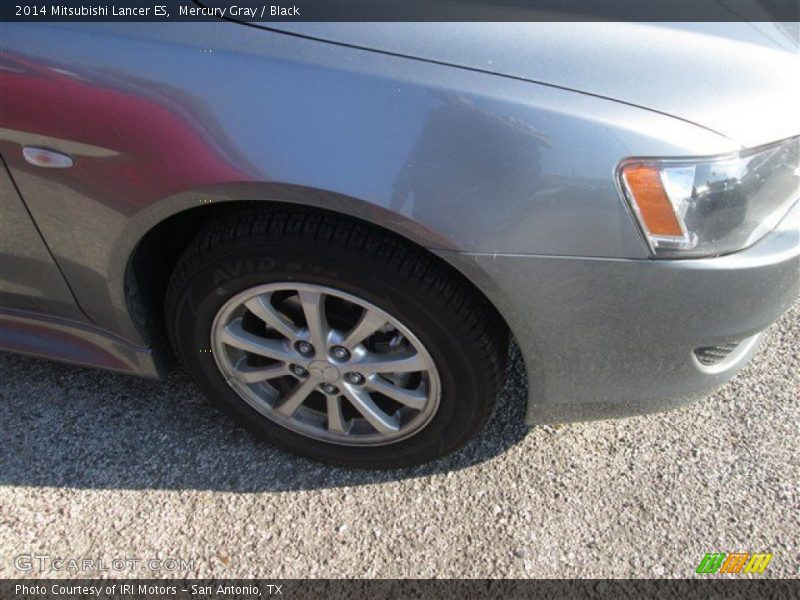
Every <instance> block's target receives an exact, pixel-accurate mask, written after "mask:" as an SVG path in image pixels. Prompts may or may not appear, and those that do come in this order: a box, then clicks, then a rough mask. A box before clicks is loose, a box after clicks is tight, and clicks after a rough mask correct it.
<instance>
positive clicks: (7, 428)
mask: <svg viewBox="0 0 800 600" xmlns="http://www.w3.org/2000/svg"><path fill="white" fill-rule="evenodd" d="M508 371H509V375H508V380H507V383H506V386H505V388H504V390H503V393H502V396H501V398H500V401H499V405H498V409H497V411H496V413H495V415H494V417H493V418H492V420H491V421H490V422H489V424H488V426H487V427H486V429H485V430H484V431H483V433H482V434H480V435H479V436H478V437H477V438H476V439H475V440H473V441H472V442H471V443H470V444H468V445H467V446H466V447H465V448H463V449H462V450H460V451H458V452H456V453H455V454H453V455H451V456H449V457H446V458H444V459H441V460H439V461H436V462H433V463H430V464H427V465H423V466H420V467H414V468H408V469H397V470H391V471H366V470H355V469H343V468H335V467H330V466H328V465H324V464H320V463H316V462H312V461H309V460H306V459H303V458H299V457H296V456H294V455H291V454H288V453H286V452H283V451H280V450H278V449H276V448H274V447H272V446H270V445H269V444H268V443H266V442H263V441H261V440H258V439H256V438H255V437H254V436H252V435H251V434H249V433H248V432H247V431H245V430H244V429H242V428H241V427H239V426H238V425H236V424H235V423H234V422H233V421H231V419H230V418H229V417H227V416H225V415H223V414H222V413H220V412H219V411H217V410H216V409H215V408H214V407H213V406H212V405H211V404H210V403H209V402H208V401H207V400H205V398H203V397H202V396H201V394H200V392H199V391H197V389H196V388H195V387H194V385H193V384H192V382H191V380H190V379H189V377H188V376H187V375H186V374H185V373H184V372H183V371H181V370H177V369H176V370H175V371H174V372H172V373H171V374H170V375H169V376H168V377H167V379H166V381H160V382H159V381H149V380H143V379H139V378H135V377H130V376H126V375H120V374H115V373H109V372H103V371H97V370H94V369H86V368H81V367H73V366H70V365H63V364H58V363H53V362H49V361H44V360H39V359H35V358H28V357H22V356H15V355H10V354H5V353H0V439H2V443H0V485H16V486H49V487H66V488H77V489H168V490H170V489H171V490H180V489H193V490H197V489H200V490H202V489H207V490H221V491H233V492H263V491H288V490H308V489H321V488H332V487H341V486H354V485H368V484H376V483H384V482H389V481H396V480H400V479H407V478H415V477H423V476H426V475H431V474H435V473H440V472H447V471H453V470H457V469H463V468H466V467H469V466H471V465H475V464H478V463H481V462H484V461H487V460H489V459H491V458H493V457H495V456H497V455H499V454H502V453H503V452H505V451H506V450H507V449H508V448H509V447H511V446H513V445H514V444H516V443H518V442H520V441H521V440H522V439H523V438H524V437H525V435H526V434H527V432H528V429H527V428H526V427H525V426H524V425H523V423H522V418H523V414H524V407H525V397H526V387H525V377H524V375H523V373H524V369H523V364H522V359H521V357H520V354H519V351H518V350H517V349H516V348H515V347H512V349H511V356H510V361H509V370H508Z"/></svg>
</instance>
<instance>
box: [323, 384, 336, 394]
mask: <svg viewBox="0 0 800 600" xmlns="http://www.w3.org/2000/svg"><path fill="white" fill-rule="evenodd" d="M322 391H323V392H325V393H326V394H335V393H336V392H338V391H339V389H338V388H337V387H336V386H335V385H333V384H332V383H323V384H322Z"/></svg>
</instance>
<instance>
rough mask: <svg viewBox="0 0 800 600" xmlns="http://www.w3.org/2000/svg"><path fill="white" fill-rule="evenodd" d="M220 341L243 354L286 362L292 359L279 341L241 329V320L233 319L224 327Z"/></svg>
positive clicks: (291, 355) (292, 356)
mask: <svg viewBox="0 0 800 600" xmlns="http://www.w3.org/2000/svg"><path fill="white" fill-rule="evenodd" d="M221 340H222V342H223V343H225V344H228V345H229V346H233V347H234V348H239V349H240V350H244V351H245V352H252V353H253V354H258V355H259V356H265V357H267V358H271V359H273V360H279V361H282V362H288V361H290V360H292V359H293V358H294V354H292V353H291V352H290V351H289V350H287V349H286V347H285V346H284V343H283V342H281V341H279V340H270V339H267V338H263V337H261V336H258V335H256V334H254V333H250V332H249V331H245V330H244V329H243V328H242V320H241V319H235V320H233V321H231V323H230V324H229V325H227V326H226V327H225V329H224V330H223V332H222V336H221Z"/></svg>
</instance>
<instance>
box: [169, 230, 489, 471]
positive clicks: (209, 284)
mask: <svg viewBox="0 0 800 600" xmlns="http://www.w3.org/2000/svg"><path fill="white" fill-rule="evenodd" d="M279 282H298V283H309V284H317V285H323V286H327V287H331V288H335V289H337V290H341V291H343V292H346V293H348V294H352V295H354V296H357V297H359V298H363V299H364V300H366V301H368V302H371V303H372V304H374V305H376V306H378V307H380V308H381V309H382V310H384V311H385V312H387V313H389V314H390V315H392V316H394V317H395V318H396V319H398V320H399V321H400V322H401V323H403V324H404V325H405V326H406V327H408V328H409V329H410V330H411V331H412V332H413V333H414V334H415V335H416V336H417V337H418V338H419V340H420V341H421V342H422V343H423V345H424V346H425V348H426V349H427V350H428V352H429V353H430V354H431V357H432V358H433V360H434V363H435V364H436V367H437V370H438V373H439V378H440V383H441V396H440V403H439V407H438V410H437V412H436V414H435V415H434V416H433V418H432V419H431V421H430V422H429V423H428V424H427V425H426V426H425V427H424V428H423V429H422V430H421V431H419V432H417V433H416V434H414V435H412V436H411V437H409V438H406V439H404V440H400V441H398V442H396V443H393V444H388V445H385V446H368V447H354V446H340V445H336V444H330V443H325V442H322V441H319V440H314V439H312V438H308V437H306V436H303V435H301V434H299V433H296V432H294V431H291V430H289V429H286V428H285V427H282V426H280V425H278V424H277V423H275V422H273V421H271V420H270V419H269V418H267V417H265V416H264V415H262V414H261V413H260V412H258V411H257V410H256V409H254V408H253V407H251V406H250V405H249V404H247V403H246V402H245V401H244V400H243V399H242V398H241V397H240V396H239V394H238V393H237V392H236V391H235V390H233V389H232V388H231V387H230V386H229V385H228V384H227V383H226V381H225V378H224V377H223V375H222V374H221V372H220V371H219V369H218V367H217V364H216V362H215V360H214V357H213V354H212V352H210V349H211V346H210V344H211V342H210V340H211V328H212V324H213V321H214V318H215V316H216V314H217V312H218V311H219V310H220V308H221V307H222V306H223V305H224V304H225V303H226V302H227V301H228V300H229V299H230V298H231V297H233V296H234V295H236V294H238V293H240V292H242V291H244V290H246V289H249V288H253V287H256V286H259V285H264V284H269V283H279ZM442 284H444V282H441V281H437V278H436V277H435V276H434V277H433V278H432V281H425V279H424V278H423V279H422V280H421V281H420V280H419V279H416V278H413V277H412V278H409V277H404V276H403V274H402V273H399V272H398V269H392V268H387V265H386V264H380V263H379V261H377V260H369V259H368V258H367V259H365V257H364V256H363V255H354V254H353V253H348V252H347V251H345V250H342V249H339V248H336V247H329V248H319V247H297V246H295V245H294V244H292V245H274V244H262V245H250V246H248V247H247V248H246V249H237V250H233V251H227V252H224V253H220V254H218V255H215V256H213V257H210V258H209V259H208V260H206V261H203V263H202V264H201V265H200V266H199V268H197V269H195V270H194V271H193V272H192V273H191V274H190V275H189V276H188V277H186V278H185V280H184V281H183V285H182V287H181V293H180V295H179V300H178V302H177V304H176V306H175V308H174V311H173V312H174V314H173V315H172V317H171V318H172V319H173V326H174V328H173V332H174V343H175V344H176V346H177V351H178V353H179V355H180V358H181V360H182V362H183V364H184V365H185V366H186V368H187V369H188V370H189V372H190V373H191V375H192V376H193V377H194V378H195V380H196V382H197V383H198V385H199V386H200V388H201V389H202V391H203V392H204V393H205V394H206V395H207V396H208V397H209V398H211V399H212V400H213V401H214V402H215V403H216V404H217V405H219V406H221V407H222V408H223V409H225V410H227V411H228V412H230V413H232V414H233V415H234V416H235V417H237V418H238V419H239V420H240V422H242V423H244V424H245V425H246V426H248V428H250V429H251V430H253V431H255V432H256V433H259V434H262V435H264V436H266V437H267V438H268V439H269V440H270V441H271V442H273V443H274V444H276V445H278V446H280V447H282V448H284V449H288V450H290V451H293V452H296V453H299V454H301V455H304V456H307V457H310V458H313V459H316V460H321V461H325V462H330V463H335V464H342V465H349V466H357V467H376V468H386V467H392V466H396V467H399V466H406V465H411V464H417V463H421V462H426V461H428V460H431V459H433V458H436V457H438V456H442V455H444V454H447V453H449V452H451V451H452V450H453V449H455V448H457V447H459V446H461V445H463V444H464V443H465V442H466V440H468V439H469V438H470V437H472V436H473V435H474V434H475V433H476V431H477V430H478V429H480V427H481V426H482V425H483V424H484V422H485V421H486V420H487V418H488V414H487V413H490V412H491V406H492V405H493V400H494V399H493V398H492V395H493V394H494V393H495V392H494V390H493V389H492V386H491V384H490V382H489V378H490V374H489V373H488V372H482V371H483V369H482V366H483V364H484V363H483V361H484V360H485V357H481V356H480V353H481V348H478V347H477V344H476V343H475V340H473V339H471V337H470V332H469V329H468V326H467V324H466V323H464V322H459V317H458V315H457V314H456V312H455V311H453V310H451V309H449V308H448V306H446V303H445V302H444V301H443V298H442V297H441V295H440V294H437V285H438V287H441V285H442Z"/></svg>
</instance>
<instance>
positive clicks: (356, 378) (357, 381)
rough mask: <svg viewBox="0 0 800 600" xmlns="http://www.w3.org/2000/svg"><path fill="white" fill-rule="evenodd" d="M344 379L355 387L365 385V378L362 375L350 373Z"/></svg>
mask: <svg viewBox="0 0 800 600" xmlns="http://www.w3.org/2000/svg"><path fill="white" fill-rule="evenodd" d="M344 378H345V379H346V380H347V381H348V383H352V384H353V385H361V384H362V383H364V376H363V375H362V374H361V373H348V374H347V375H345V376H344Z"/></svg>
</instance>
